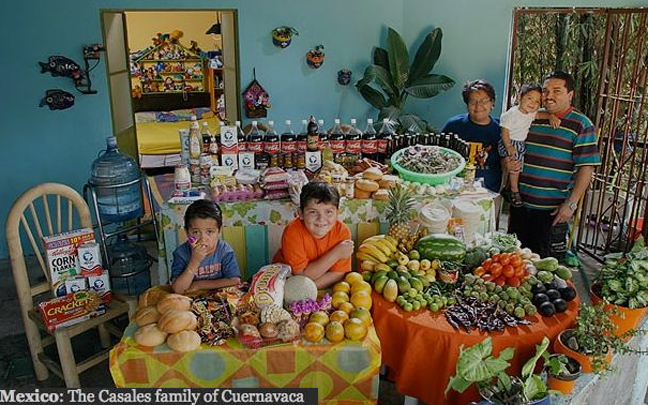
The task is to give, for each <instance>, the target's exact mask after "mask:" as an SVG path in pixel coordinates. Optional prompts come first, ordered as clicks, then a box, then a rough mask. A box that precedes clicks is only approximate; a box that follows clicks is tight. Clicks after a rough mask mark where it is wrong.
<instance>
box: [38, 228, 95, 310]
mask: <svg viewBox="0 0 648 405" xmlns="http://www.w3.org/2000/svg"><path fill="white" fill-rule="evenodd" d="M94 241H95V236H94V232H93V230H92V229H91V228H82V229H77V230H74V231H69V232H64V233H59V234H55V235H50V236H44V237H43V245H44V247H45V256H46V258H47V267H48V269H49V272H50V283H51V285H52V292H53V293H54V296H56V297H62V296H64V295H65V294H66V292H67V291H66V289H65V281H66V280H67V279H68V277H72V276H76V275H80V274H81V268H80V265H79V258H78V247H79V246H80V245H82V244H84V243H86V242H94Z"/></svg>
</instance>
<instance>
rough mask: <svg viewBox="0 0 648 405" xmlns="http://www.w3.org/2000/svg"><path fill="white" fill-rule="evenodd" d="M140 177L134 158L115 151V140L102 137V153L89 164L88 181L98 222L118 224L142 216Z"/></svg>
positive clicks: (117, 150)
mask: <svg viewBox="0 0 648 405" xmlns="http://www.w3.org/2000/svg"><path fill="white" fill-rule="evenodd" d="M141 176H142V174H141V172H140V169H139V167H138V166H137V162H135V159H133V158H132V157H130V156H128V155H125V154H123V153H121V152H119V149H117V139H116V138H115V137H113V136H111V137H108V138H106V150H105V151H102V152H100V153H99V157H98V158H97V159H96V160H95V161H94V162H93V163H92V169H91V177H90V181H89V183H90V185H91V186H92V187H93V188H94V190H95V192H96V195H97V205H98V206H99V215H100V216H101V219H102V221H106V222H121V221H127V220H129V219H133V218H137V217H139V216H141V215H142V194H141V192H140V178H141Z"/></svg>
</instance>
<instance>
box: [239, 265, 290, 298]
mask: <svg viewBox="0 0 648 405" xmlns="http://www.w3.org/2000/svg"><path fill="white" fill-rule="evenodd" d="M290 272H291V270H290V266H288V265H286V264H282V263H275V264H269V265H267V266H263V267H262V268H261V269H260V270H259V271H258V273H256V274H255V275H254V277H253V278H252V282H251V283H250V291H248V293H247V294H246V295H245V296H244V297H243V300H244V301H247V302H253V303H254V304H256V306H257V307H259V308H262V307H265V306H268V305H273V304H275V305H278V306H282V305H283V298H284V284H285V283H286V278H287V277H288V275H290Z"/></svg>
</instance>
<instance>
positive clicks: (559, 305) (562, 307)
mask: <svg viewBox="0 0 648 405" xmlns="http://www.w3.org/2000/svg"><path fill="white" fill-rule="evenodd" d="M552 304H553V305H554V307H555V308H556V313H558V314H561V313H563V312H565V311H567V301H565V300H564V299H562V298H558V299H557V300H553V301H552Z"/></svg>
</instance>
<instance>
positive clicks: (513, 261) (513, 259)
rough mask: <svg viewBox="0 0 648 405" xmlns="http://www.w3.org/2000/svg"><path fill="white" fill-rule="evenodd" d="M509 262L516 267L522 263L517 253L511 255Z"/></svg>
mask: <svg viewBox="0 0 648 405" xmlns="http://www.w3.org/2000/svg"><path fill="white" fill-rule="evenodd" d="M509 264H510V265H511V266H513V267H517V266H519V265H521V264H522V258H521V257H520V256H518V255H514V256H512V257H511V261H510V262H509Z"/></svg>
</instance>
